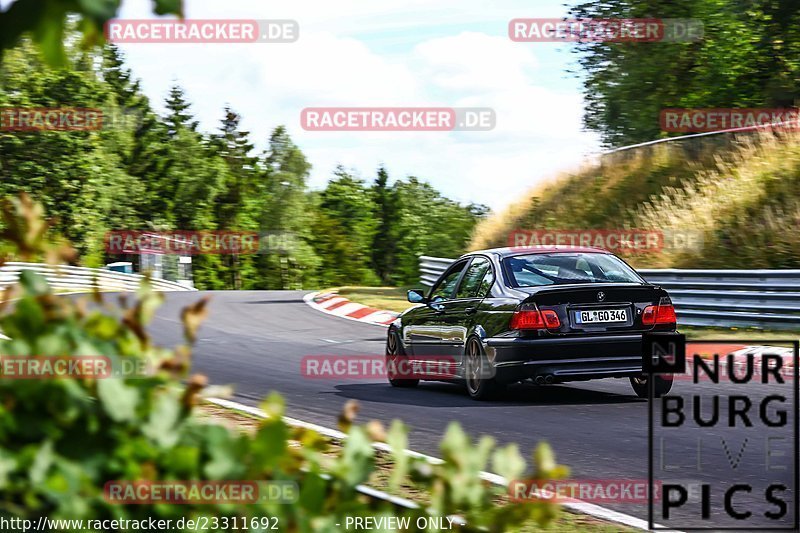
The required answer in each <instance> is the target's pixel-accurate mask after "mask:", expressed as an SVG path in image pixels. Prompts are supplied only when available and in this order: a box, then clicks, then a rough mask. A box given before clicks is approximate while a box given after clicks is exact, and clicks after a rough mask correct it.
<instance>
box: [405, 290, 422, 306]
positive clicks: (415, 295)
mask: <svg viewBox="0 0 800 533" xmlns="http://www.w3.org/2000/svg"><path fill="white" fill-rule="evenodd" d="M408 301H409V302H411V303H412V304H421V303H425V294H424V293H423V292H422V291H421V290H418V289H411V290H410V291H408Z"/></svg>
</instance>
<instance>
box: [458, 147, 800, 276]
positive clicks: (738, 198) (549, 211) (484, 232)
mask: <svg viewBox="0 0 800 533" xmlns="http://www.w3.org/2000/svg"><path fill="white" fill-rule="evenodd" d="M584 228H598V229H599V228H606V229H619V228H641V229H657V230H661V231H663V232H665V233H672V234H674V233H675V232H692V233H694V234H696V235H699V236H700V237H701V243H702V244H701V246H699V247H694V248H692V249H687V248H669V249H667V248H665V249H664V250H662V251H661V252H660V253H648V254H641V253H639V254H628V255H627V259H628V260H630V262H631V263H632V264H634V265H635V266H638V267H685V268H790V267H793V268H798V267H800V134H797V133H791V134H785V133H784V134H781V135H776V134H771V133H758V134H745V135H738V136H732V135H725V136H722V135H720V136H712V137H704V138H696V139H691V140H686V141H678V142H673V143H663V144H659V145H654V146H649V147H644V148H638V149H634V150H629V151H625V152H619V153H616V154H609V155H607V156H602V157H600V158H598V159H597V160H596V161H592V162H587V163H586V164H584V166H583V167H581V168H579V169H577V170H575V171H573V172H566V173H563V174H561V175H559V176H556V177H555V178H554V179H553V180H552V181H549V182H546V183H543V184H540V185H539V186H537V187H536V188H535V189H533V190H531V191H529V193H528V194H527V195H525V196H524V198H523V199H522V200H520V201H518V202H515V203H514V204H512V205H511V206H510V207H509V208H508V209H506V210H505V211H503V212H500V213H497V214H495V215H493V216H492V217H490V218H488V219H486V220H485V221H483V222H482V223H481V224H479V225H478V226H477V227H476V229H475V232H474V234H473V239H472V242H471V245H470V248H471V249H480V248H486V247H491V246H505V245H507V244H508V242H509V241H508V238H509V237H508V235H509V233H510V232H512V231H513V230H515V229H522V230H535V229H584Z"/></svg>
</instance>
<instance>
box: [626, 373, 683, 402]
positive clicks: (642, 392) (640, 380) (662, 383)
mask: <svg viewBox="0 0 800 533" xmlns="http://www.w3.org/2000/svg"><path fill="white" fill-rule="evenodd" d="M653 378H654V379H655V381H654V383H653V384H654V388H653V396H654V397H656V398H660V397H662V396H664V395H665V394H667V393H668V392H669V391H671V390H672V382H673V379H672V376H671V375H667V376H653ZM630 379H631V387H633V392H635V393H636V396H638V397H639V398H647V381H648V379H649V378H648V377H647V376H641V377H636V378H630Z"/></svg>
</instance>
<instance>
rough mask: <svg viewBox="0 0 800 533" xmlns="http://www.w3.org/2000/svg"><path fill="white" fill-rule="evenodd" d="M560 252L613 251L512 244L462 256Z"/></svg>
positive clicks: (501, 256) (502, 255)
mask: <svg viewBox="0 0 800 533" xmlns="http://www.w3.org/2000/svg"><path fill="white" fill-rule="evenodd" d="M559 252H565V253H566V252H573V253H594V254H609V255H611V252H609V251H608V250H603V249H602V248H589V247H587V246H572V245H563V246H558V245H556V246H542V245H538V246H510V247H506V248H489V249H487V250H475V251H474V252H469V253H466V254H464V255H462V256H461V257H469V256H472V255H476V254H485V255H489V254H491V255H496V256H499V257H500V258H504V257H511V256H513V255H529V254H552V253H559Z"/></svg>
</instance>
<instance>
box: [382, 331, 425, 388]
mask: <svg viewBox="0 0 800 533" xmlns="http://www.w3.org/2000/svg"><path fill="white" fill-rule="evenodd" d="M407 360H408V357H407V356H406V354H405V351H404V350H403V345H402V344H401V343H400V336H399V335H398V334H397V330H396V329H392V330H389V335H388V336H387V337H386V373H387V377H388V378H389V383H391V385H392V387H402V388H411V387H416V386H417V385H419V380H418V379H402V378H397V377H395V376H397V368H400V367H407V365H403V364H401V363H402V362H405V361H407Z"/></svg>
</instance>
